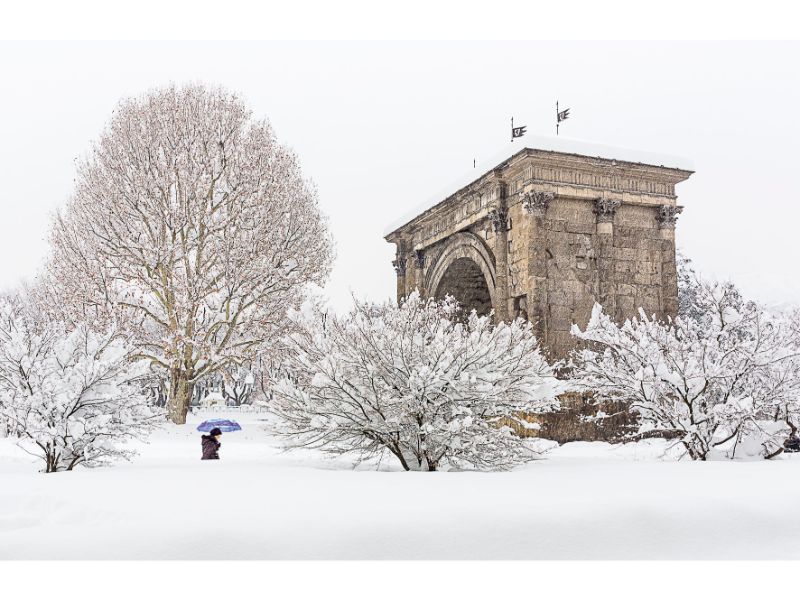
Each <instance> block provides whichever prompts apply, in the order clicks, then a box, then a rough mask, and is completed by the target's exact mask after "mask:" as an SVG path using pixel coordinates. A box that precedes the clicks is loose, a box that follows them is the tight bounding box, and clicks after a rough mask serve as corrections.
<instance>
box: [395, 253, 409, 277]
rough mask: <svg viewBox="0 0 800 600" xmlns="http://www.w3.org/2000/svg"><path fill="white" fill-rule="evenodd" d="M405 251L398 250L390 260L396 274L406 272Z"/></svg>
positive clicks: (399, 274) (400, 274)
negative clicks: (395, 256) (395, 255)
mask: <svg viewBox="0 0 800 600" xmlns="http://www.w3.org/2000/svg"><path fill="white" fill-rule="evenodd" d="M406 262H407V258H406V253H405V252H398V253H397V258H395V259H394V260H393V261H392V266H394V271H395V273H397V275H398V276H402V275H405V273H406Z"/></svg>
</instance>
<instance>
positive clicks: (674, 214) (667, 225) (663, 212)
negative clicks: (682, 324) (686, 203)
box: [656, 204, 683, 319]
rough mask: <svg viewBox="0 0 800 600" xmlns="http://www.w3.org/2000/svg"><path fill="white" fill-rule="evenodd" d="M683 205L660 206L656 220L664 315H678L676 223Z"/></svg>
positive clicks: (673, 316)
mask: <svg viewBox="0 0 800 600" xmlns="http://www.w3.org/2000/svg"><path fill="white" fill-rule="evenodd" d="M682 212H683V207H682V206H673V205H669V204H665V205H662V206H659V207H658V212H657V213H656V221H657V222H658V227H659V230H660V233H661V297H662V299H663V310H664V314H663V315H662V316H664V317H672V318H673V319H674V318H675V317H676V316H677V315H678V270H677V265H676V263H675V224H676V222H677V221H678V215H679V214H680V213H682Z"/></svg>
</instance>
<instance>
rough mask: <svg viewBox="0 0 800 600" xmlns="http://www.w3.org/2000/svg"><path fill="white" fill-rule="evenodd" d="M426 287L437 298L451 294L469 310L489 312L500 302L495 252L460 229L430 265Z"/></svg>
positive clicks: (476, 237) (478, 239)
mask: <svg viewBox="0 0 800 600" xmlns="http://www.w3.org/2000/svg"><path fill="white" fill-rule="evenodd" d="M425 289H426V290H427V291H428V293H429V294H430V295H432V296H433V297H435V298H442V297H443V296H445V295H447V294H450V295H452V296H454V297H455V298H456V299H457V300H458V301H459V302H460V303H461V304H462V305H464V307H465V308H466V309H468V310H471V309H473V308H475V309H476V310H477V311H478V313H479V314H481V313H485V312H488V310H489V309H491V308H492V307H495V306H496V291H495V290H496V272H495V261H494V256H492V253H491V252H490V251H489V249H488V248H487V247H486V246H485V245H484V243H483V242H482V241H481V239H480V238H479V237H478V236H477V235H475V234H473V233H468V232H461V233H456V234H455V235H452V236H450V237H449V238H448V239H447V241H446V242H445V246H444V248H443V249H442V251H441V253H439V256H438V258H437V260H436V263H435V264H433V265H431V266H430V267H429V269H428V272H427V277H426V285H425Z"/></svg>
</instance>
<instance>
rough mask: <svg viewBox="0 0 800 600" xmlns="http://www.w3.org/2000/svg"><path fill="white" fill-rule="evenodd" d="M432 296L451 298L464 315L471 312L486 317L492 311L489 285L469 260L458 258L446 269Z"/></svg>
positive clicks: (474, 264)
mask: <svg viewBox="0 0 800 600" xmlns="http://www.w3.org/2000/svg"><path fill="white" fill-rule="evenodd" d="M434 296H435V297H436V298H437V299H442V298H444V297H445V296H453V297H454V298H455V299H456V300H457V301H458V303H459V304H460V305H461V308H462V309H463V310H464V313H465V315H466V314H469V313H470V312H471V311H472V310H475V312H477V313H478V315H488V314H489V312H490V311H491V310H492V297H491V294H490V292H489V285H488V284H487V282H486V278H485V277H484V276H483V273H482V272H481V269H480V267H479V266H478V265H477V263H475V261H474V260H472V259H471V258H466V257H462V258H458V259H456V260H454V261H453V262H452V263H450V265H449V266H448V267H447V270H446V271H445V272H444V275H443V276H442V278H441V281H440V282H439V285H438V286H437V288H436V291H435V293H434Z"/></svg>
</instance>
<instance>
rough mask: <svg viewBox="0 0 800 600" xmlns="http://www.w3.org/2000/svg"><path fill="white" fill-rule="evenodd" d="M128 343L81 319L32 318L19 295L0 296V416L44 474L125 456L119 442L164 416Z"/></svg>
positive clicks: (144, 430) (142, 432)
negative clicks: (69, 324) (69, 323)
mask: <svg viewBox="0 0 800 600" xmlns="http://www.w3.org/2000/svg"><path fill="white" fill-rule="evenodd" d="M131 352H132V344H131V343H130V341H129V340H126V339H123V338H121V337H119V336H116V335H115V332H114V330H113V329H112V330H109V331H107V332H104V333H97V332H95V331H92V330H91V329H90V328H89V327H88V326H86V325H85V324H80V325H78V326H77V327H75V328H74V329H72V330H71V331H66V330H65V329H63V328H62V327H60V326H59V325H58V324H54V323H47V322H41V321H37V320H36V318H35V317H34V315H32V314H30V313H29V312H28V311H27V310H26V309H25V307H24V306H22V303H21V301H12V302H7V301H0V419H4V420H6V421H7V422H8V423H9V424H10V426H11V428H12V430H13V433H14V434H15V435H17V436H18V437H19V444H20V446H21V447H22V448H23V449H24V450H26V451H27V452H29V453H30V454H32V455H34V456H38V457H40V458H41V459H42V460H43V461H44V462H45V472H47V473H52V472H56V471H70V470H72V469H73V468H74V467H76V466H78V465H84V466H87V467H93V466H97V465H101V464H103V463H105V462H107V461H109V460H111V459H115V458H128V457H129V456H130V455H131V454H132V451H130V450H127V449H125V448H123V447H122V446H121V445H120V444H121V443H124V442H125V441H128V440H130V439H132V438H138V437H141V436H143V435H145V434H147V433H149V432H150V431H151V430H152V429H153V428H154V427H155V426H156V423H157V421H158V420H159V419H161V418H163V415H162V414H159V413H157V412H156V411H155V410H154V409H153V408H152V407H151V405H150V403H149V402H148V397H149V394H148V392H147V390H146V389H145V388H144V386H143V385H141V382H140V381H139V378H140V377H142V376H143V375H144V373H145V371H146V369H147V363H146V362H144V361H137V362H132V361H131V359H130V356H131Z"/></svg>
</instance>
